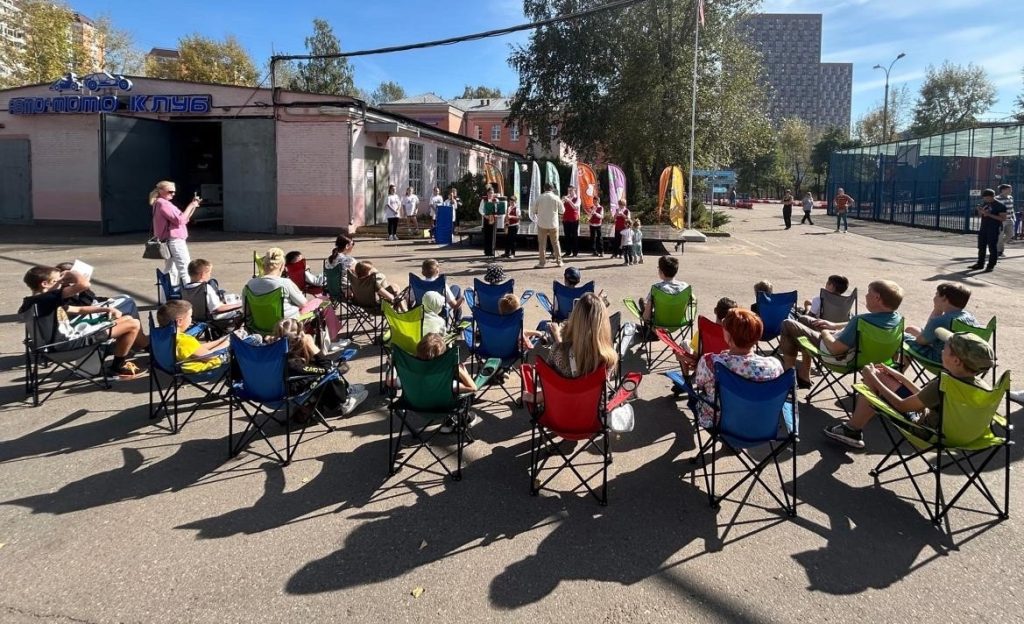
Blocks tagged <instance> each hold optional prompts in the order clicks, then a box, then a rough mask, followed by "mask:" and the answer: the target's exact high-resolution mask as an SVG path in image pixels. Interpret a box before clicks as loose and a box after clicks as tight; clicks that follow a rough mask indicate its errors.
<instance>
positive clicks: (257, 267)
mask: <svg viewBox="0 0 1024 624" xmlns="http://www.w3.org/2000/svg"><path fill="white" fill-rule="evenodd" d="M252 276H253V277H263V256H261V255H260V254H259V253H257V252H255V251H254V252H252Z"/></svg>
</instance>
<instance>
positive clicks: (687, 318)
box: [622, 286, 697, 371]
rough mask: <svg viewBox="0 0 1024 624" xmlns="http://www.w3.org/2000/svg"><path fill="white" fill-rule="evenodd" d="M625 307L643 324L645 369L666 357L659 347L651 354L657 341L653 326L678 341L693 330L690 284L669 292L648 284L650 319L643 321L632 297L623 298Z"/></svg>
mask: <svg viewBox="0 0 1024 624" xmlns="http://www.w3.org/2000/svg"><path fill="white" fill-rule="evenodd" d="M622 303H623V304H625V306H626V309H627V310H629V311H630V312H632V313H633V315H634V316H635V317H636V318H637V320H639V321H640V322H641V323H642V327H643V343H644V352H645V357H646V359H647V370H648V371H653V370H654V369H655V367H656V366H657V365H658V364H661V363H664V362H666V361H667V360H668V357H669V351H668V350H667V348H664V349H661V351H660V352H659V354H658V356H657V357H655V356H654V345H653V343H654V342H655V341H657V337H656V334H655V330H656V329H663V330H665V331H666V332H668V334H669V336H671V337H672V339H673V340H675V341H677V342H681V341H683V340H686V339H687V338H688V337H689V335H690V333H691V332H692V331H693V322H694V319H695V318H696V314H697V301H696V299H694V297H693V287H692V286H687V287H686V288H685V289H683V290H682V291H681V292H679V293H676V294H674V295H670V294H668V293H666V292H665V291H663V290H661V289H659V288H655V287H651V305H652V307H653V308H654V309H653V310H652V311H651V319H650V321H644V317H643V313H642V312H641V311H640V305H639V304H638V303H637V301H636V300H635V299H623V300H622Z"/></svg>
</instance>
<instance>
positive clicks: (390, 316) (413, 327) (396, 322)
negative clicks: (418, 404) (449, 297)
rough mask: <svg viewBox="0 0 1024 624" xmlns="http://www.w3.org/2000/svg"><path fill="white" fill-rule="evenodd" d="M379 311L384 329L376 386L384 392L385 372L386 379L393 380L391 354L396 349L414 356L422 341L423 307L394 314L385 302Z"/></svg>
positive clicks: (393, 309) (392, 308)
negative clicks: (382, 317)
mask: <svg viewBox="0 0 1024 624" xmlns="http://www.w3.org/2000/svg"><path fill="white" fill-rule="evenodd" d="M380 309H381V311H382V312H383V313H384V322H385V329H384V334H383V337H382V339H381V343H380V369H379V370H380V376H379V379H378V384H379V386H380V390H381V391H383V390H384V378H385V371H387V378H388V379H393V377H394V371H393V370H392V366H393V360H392V353H393V352H394V351H395V350H396V349H397V350H401V351H404V352H406V353H408V354H409V355H415V354H416V349H417V347H418V346H419V344H420V341H421V340H423V306H416V307H415V308H413V309H411V310H408V311H406V312H396V311H395V308H394V307H392V306H391V304H390V303H388V302H387V301H382V302H381V304H380Z"/></svg>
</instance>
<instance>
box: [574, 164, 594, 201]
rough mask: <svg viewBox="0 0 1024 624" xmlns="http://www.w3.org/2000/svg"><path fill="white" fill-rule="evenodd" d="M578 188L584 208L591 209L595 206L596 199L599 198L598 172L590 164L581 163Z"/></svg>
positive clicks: (578, 171) (578, 173) (577, 180)
mask: <svg viewBox="0 0 1024 624" xmlns="http://www.w3.org/2000/svg"><path fill="white" fill-rule="evenodd" d="M576 175H577V177H576V188H577V189H579V191H580V202H581V203H582V205H583V208H585V209H586V210H590V209H591V208H593V207H594V200H595V199H596V198H597V194H598V192H599V189H598V188H597V174H596V173H594V168H593V167H591V166H590V165H587V164H584V163H580V164H579V167H578V170H577V174H576Z"/></svg>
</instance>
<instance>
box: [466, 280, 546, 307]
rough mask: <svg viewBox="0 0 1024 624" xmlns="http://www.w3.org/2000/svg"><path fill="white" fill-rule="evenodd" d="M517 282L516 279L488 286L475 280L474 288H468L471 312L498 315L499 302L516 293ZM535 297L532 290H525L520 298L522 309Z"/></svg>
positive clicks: (467, 293)
mask: <svg viewBox="0 0 1024 624" xmlns="http://www.w3.org/2000/svg"><path fill="white" fill-rule="evenodd" d="M515 286H516V281H515V280H514V279H510V280H505V281H504V282H501V283H500V284H488V283H487V282H482V281H480V280H478V279H476V278H473V287H472V288H467V289H466V292H465V295H466V303H468V304H469V307H470V309H471V310H477V309H479V310H483V311H484V312H491V313H492V314H497V313H498V302H499V301H501V298H502V297H504V296H505V295H508V294H512V293H513V292H514V291H515ZM532 296H533V291H532V290H530V289H527V290H524V291H523V294H522V295H520V296H519V305H520V307H522V306H524V305H526V302H527V301H529V300H530V297H532Z"/></svg>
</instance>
